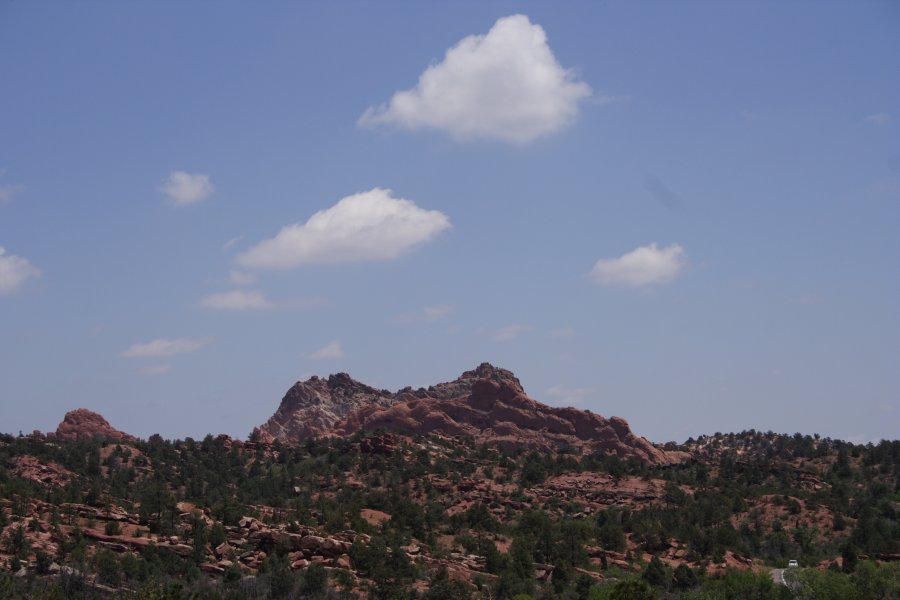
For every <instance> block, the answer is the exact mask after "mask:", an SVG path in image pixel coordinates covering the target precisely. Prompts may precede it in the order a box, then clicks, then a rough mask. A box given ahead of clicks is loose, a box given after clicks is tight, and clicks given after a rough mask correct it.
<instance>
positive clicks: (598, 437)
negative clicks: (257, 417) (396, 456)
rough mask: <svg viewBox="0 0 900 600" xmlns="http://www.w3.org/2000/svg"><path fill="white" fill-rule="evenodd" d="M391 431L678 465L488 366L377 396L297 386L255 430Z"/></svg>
mask: <svg viewBox="0 0 900 600" xmlns="http://www.w3.org/2000/svg"><path fill="white" fill-rule="evenodd" d="M376 429H386V430H392V431H404V432H411V433H418V434H423V435H425V434H430V433H441V434H444V435H449V436H455V435H467V436H472V437H473V438H475V440H476V441H477V442H479V443H482V442H490V443H496V444H502V445H505V446H508V447H518V448H530V449H534V450H545V451H550V450H555V449H560V448H563V447H568V448H571V449H573V450H575V451H577V452H582V453H587V452H594V451H604V452H607V453H610V454H614V455H616V456H618V457H619V458H622V459H631V458H635V459H638V460H641V461H643V462H646V463H649V464H655V465H664V464H672V463H675V462H680V461H681V460H682V459H683V458H684V457H683V456H681V455H680V454H676V453H669V452H665V451H664V450H662V449H659V448H657V447H655V446H654V445H653V444H651V443H650V442H648V441H647V440H646V439H644V438H642V437H639V436H636V435H634V434H633V433H632V432H631V429H630V428H629V426H628V423H626V422H625V420H624V419H621V418H619V417H612V418H609V419H606V418H603V417H601V416H600V415H597V414H594V413H591V412H589V411H583V410H578V409H575V408H554V407H550V406H547V405H545V404H541V403H540V402H537V401H536V400H533V399H531V398H529V397H528V396H527V395H526V394H525V391H524V390H523V389H522V385H521V384H520V383H519V380H518V379H516V377H515V375H513V374H512V373H511V372H510V371H507V370H505V369H498V368H496V367H493V366H491V365H489V364H487V363H484V364H482V365H480V366H479V367H478V368H476V369H474V370H472V371H466V372H465V373H463V374H462V376H460V377H459V378H458V379H456V380H454V381H451V382H447V383H441V384H438V385H435V386H431V387H429V388H427V389H425V388H420V389H418V390H413V389H412V388H404V389H402V390H400V391H399V392H397V393H396V394H391V393H389V392H387V391H384V390H376V389H374V388H371V387H369V386H366V385H364V384H361V383H359V382H357V381H354V380H353V379H351V378H350V377H349V376H348V375H346V374H339V375H332V376H331V377H329V378H328V379H327V380H324V379H320V378H318V377H313V378H311V379H309V380H308V381H305V382H299V383H297V384H296V385H294V387H292V388H291V389H290V390H289V391H288V393H287V394H286V395H285V397H284V399H283V400H282V401H281V405H280V406H279V407H278V410H277V411H276V413H275V415H273V416H272V418H271V419H269V421H268V422H266V424H265V425H263V426H262V427H260V428H259V429H258V430H257V431H258V433H259V437H260V439H261V440H262V441H272V440H275V439H278V440H281V441H297V440H300V439H303V438H306V437H311V436H321V435H344V436H345V435H352V434H353V433H356V432H358V431H362V430H365V431H373V430H376Z"/></svg>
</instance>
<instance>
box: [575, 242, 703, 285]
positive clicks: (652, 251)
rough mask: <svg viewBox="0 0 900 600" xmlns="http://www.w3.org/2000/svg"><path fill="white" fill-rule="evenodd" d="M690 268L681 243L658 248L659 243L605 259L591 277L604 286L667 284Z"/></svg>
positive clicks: (594, 269) (599, 263)
mask: <svg viewBox="0 0 900 600" xmlns="http://www.w3.org/2000/svg"><path fill="white" fill-rule="evenodd" d="M685 265H687V253H686V252H685V251H684V248H682V247H681V246H679V245H678V244H672V245H671V246H669V247H668V248H658V247H657V245H656V244H655V243H653V244H650V245H649V246H640V247H638V248H636V249H634V250H632V251H631V252H629V253H627V254H623V255H622V256H620V257H618V258H601V259H600V260H598V261H597V263H596V264H595V265H594V268H593V269H592V270H591V272H590V277H591V279H593V280H594V281H596V282H597V283H601V284H604V285H623V286H629V287H641V286H648V285H655V284H659V283H667V282H669V281H672V280H673V279H675V277H676V276H677V275H678V273H680V272H681V270H682V269H683V268H684V267H685Z"/></svg>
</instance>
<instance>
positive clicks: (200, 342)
mask: <svg viewBox="0 0 900 600" xmlns="http://www.w3.org/2000/svg"><path fill="white" fill-rule="evenodd" d="M210 341H211V340H209V339H197V338H178V339H174V340H167V339H156V340H153V341H151V342H147V343H145V344H134V345H132V346H131V347H130V348H128V349H127V350H125V351H124V352H122V356H124V357H126V358H146V357H159V356H174V355H176V354H187V353H189V352H195V351H197V350H199V349H200V348H202V347H203V346H206V345H207V344H208V343H209V342H210Z"/></svg>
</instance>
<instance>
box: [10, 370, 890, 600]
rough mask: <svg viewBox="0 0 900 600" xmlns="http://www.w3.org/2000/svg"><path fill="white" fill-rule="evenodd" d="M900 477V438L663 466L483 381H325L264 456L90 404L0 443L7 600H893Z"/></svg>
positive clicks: (296, 404)
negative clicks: (141, 429)
mask: <svg viewBox="0 0 900 600" xmlns="http://www.w3.org/2000/svg"><path fill="white" fill-rule="evenodd" d="M898 475H900V442H898V441H892V442H890V441H883V442H881V443H880V444H878V445H872V444H870V445H867V446H860V445H853V444H849V443H846V442H841V441H837V440H830V439H827V438H826V439H823V438H819V437H818V436H815V437H810V436H803V435H800V434H796V435H794V436H786V435H779V434H774V433H771V432H768V433H762V432H756V431H752V430H751V431H749V432H742V433H739V434H726V435H722V434H716V435H714V436H702V437H700V438H698V439H696V440H694V439H690V440H687V441H686V442H685V443H683V444H672V443H670V444H667V445H666V447H664V448H663V447H657V446H654V445H653V444H651V443H650V442H648V441H647V440H645V439H643V438H640V437H638V436H635V435H634V434H633V433H632V432H631V431H630V430H629V428H628V425H627V424H626V423H625V421H623V420H621V419H618V418H615V417H613V418H610V419H606V418H603V417H600V416H599V415H596V414H593V413H590V412H588V411H580V410H575V409H565V408H553V407H548V406H545V405H542V404H540V403H538V402H537V401H535V400H533V399H531V398H529V397H528V396H527V395H526V394H525V392H524V390H523V389H522V386H521V385H520V384H519V382H518V380H517V379H516V378H515V376H513V374H512V373H510V372H509V371H505V370H503V369H498V368H495V367H492V366H490V365H487V364H484V365H481V366H480V367H478V368H477V369H475V370H473V371H468V372H466V373H464V374H463V375H462V376H461V377H460V378H458V379H456V380H454V381H452V382H448V383H443V384H439V385H436V386H432V387H430V388H427V389H419V390H412V389H404V390H400V391H399V392H396V393H390V392H387V391H383V390H376V389H374V388H371V387H369V386H365V385H363V384H360V383H358V382H356V381H354V380H353V379H351V378H350V377H349V376H347V375H332V376H331V377H329V378H327V379H322V378H315V377H314V378H311V379H309V380H307V381H305V382H300V383H298V384H296V385H295V386H293V387H292V388H291V390H290V391H289V392H288V394H287V395H286V396H285V398H284V399H283V400H282V402H281V405H280V406H279V407H278V411H277V412H276V413H275V415H274V416H273V417H272V419H270V420H269V421H268V422H267V423H266V424H265V425H264V426H262V427H261V428H259V430H257V431H256V432H255V434H254V435H253V436H251V440H247V441H242V440H236V439H232V438H230V437H228V436H224V435H219V436H217V437H214V436H212V435H208V436H206V437H205V438H204V439H203V440H193V439H190V438H188V439H185V440H174V441H170V440H165V439H163V438H162V437H161V436H159V435H154V436H151V438H150V439H148V440H141V439H137V438H135V437H133V436H130V435H128V434H125V433H123V432H121V431H118V430H116V429H114V428H113V427H112V426H111V425H110V424H109V423H108V422H107V421H106V420H105V419H104V418H103V417H101V416H100V415H97V414H96V413H91V412H90V411H87V410H84V409H80V410H77V411H72V412H70V413H68V414H67V415H66V416H65V418H64V420H63V422H62V423H60V426H59V428H58V429H57V431H56V432H53V433H48V434H46V435H44V434H41V433H40V432H35V433H34V434H31V435H28V436H21V435H20V436H12V435H0V598H45V597H52V598H59V597H62V598H85V597H89V598H113V597H116V598H119V597H121V598H146V599H150V598H154V599H158V598H183V597H185V598H187V597H192V598H241V599H243V598H259V599H263V598H370V599H373V600H374V599H381V598H384V599H391V598H404V599H406V598H423V599H429V600H436V599H450V600H454V599H464V598H471V599H476V598H478V599H484V600H487V599H512V598H517V600H518V599H521V598H548V599H549V598H564V599H573V600H574V599H579V600H581V599H583V598H589V599H591V600H594V599H599V598H607V597H639V598H653V597H668V598H677V597H681V596H684V597H685V598H697V597H703V598H713V599H720V598H721V599H725V598H742V597H747V598H791V597H795V594H798V595H797V596H796V597H835V598H837V597H847V598H851V597H852V598H892V597H898V595H900V560H898V559H900V524H898V523H900V519H898V505H900V503H898V489H900V487H898V480H900V477H898ZM789 559H795V560H799V561H800V564H801V566H802V568H800V569H799V570H798V571H797V573H796V574H793V573H792V577H791V578H790V580H791V585H792V586H794V587H793V588H789V587H788V586H786V585H783V584H782V583H779V582H778V581H774V580H773V579H772V577H771V576H770V572H771V571H772V569H773V568H776V567H781V568H783V567H785V566H787V561H788V560H789ZM841 586H843V587H841ZM735 590H745V592H740V593H739V592H736V591H735ZM835 590H838V592H835ZM840 590H843V592H841V591H840ZM610 594H613V595H612V596H610ZM615 594H619V595H618V596H616V595H615ZM627 594H632V595H627ZM635 594H643V595H635ZM698 594H699V595H698ZM829 594H830V595H829ZM866 594H868V595H866Z"/></svg>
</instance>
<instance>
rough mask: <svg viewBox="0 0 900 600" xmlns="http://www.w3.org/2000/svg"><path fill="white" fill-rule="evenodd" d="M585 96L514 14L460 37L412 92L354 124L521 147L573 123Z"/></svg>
mask: <svg viewBox="0 0 900 600" xmlns="http://www.w3.org/2000/svg"><path fill="white" fill-rule="evenodd" d="M590 95H591V88H590V87H589V86H588V85H587V84H586V83H584V82H583V81H579V80H578V79H577V77H576V76H575V75H574V74H573V73H572V71H570V70H567V69H564V68H563V67H562V66H560V64H559V63H558V62H557V61H556V57H554V56H553V52H552V51H551V50H550V47H549V46H548V45H547V35H546V33H544V29H543V28H542V27H541V26H540V25H535V24H533V23H531V21H529V19H528V17H527V16H525V15H513V16H510V17H504V18H502V19H499V20H498V21H497V22H496V23H495V24H494V26H493V27H492V28H491V30H490V31H489V32H488V33H487V34H486V35H471V36H469V37H467V38H464V39H463V40H461V41H460V42H459V43H458V44H456V45H455V46H453V47H452V48H450V49H449V50H447V53H446V55H445V56H444V60H443V61H442V62H440V63H437V64H434V65H432V66H430V67H428V69H426V70H425V72H424V73H422V75H421V76H420V77H419V82H418V84H417V85H416V87H414V88H413V89H411V90H405V91H400V92H397V93H395V94H394V95H393V97H392V98H391V100H390V102H388V103H387V104H383V105H381V106H378V107H370V108H369V109H368V110H366V112H365V113H364V114H363V115H362V117H360V119H359V123H360V124H361V125H379V124H396V125H400V126H402V127H406V128H409V129H419V128H431V129H438V130H441V131H446V132H447V133H449V134H451V135H452V136H454V137H456V138H458V139H472V138H489V139H500V140H505V141H510V142H528V141H531V140H533V139H534V138H536V137H538V136H541V135H544V134H548V133H552V132H555V131H558V130H559V129H561V128H562V127H564V126H566V125H568V124H569V123H570V122H572V120H573V119H574V118H575V117H576V116H577V115H578V102H579V101H580V100H582V99H584V98H586V97H588V96H590Z"/></svg>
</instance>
